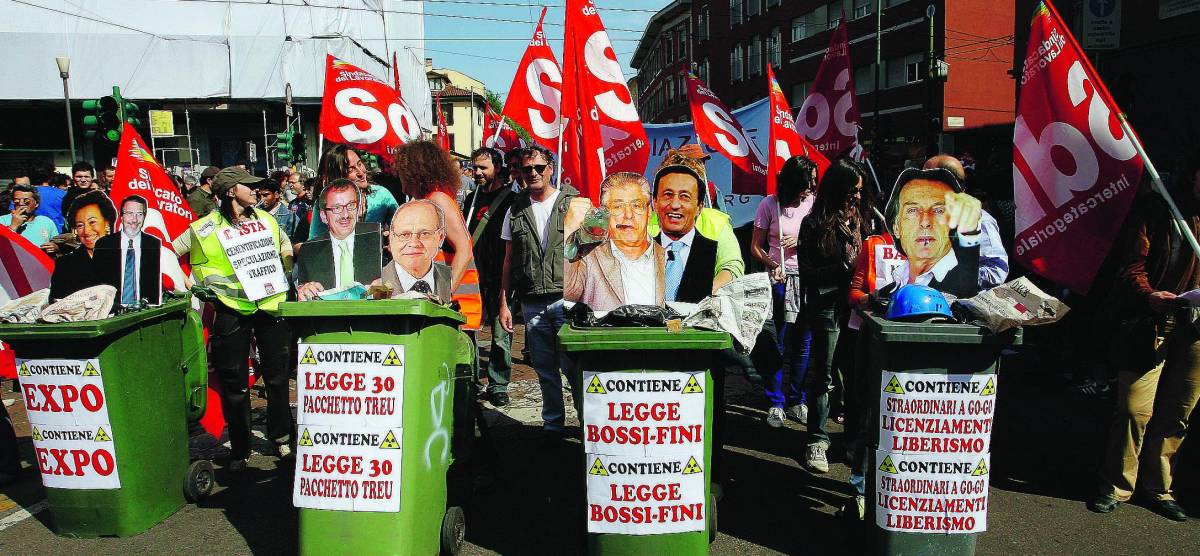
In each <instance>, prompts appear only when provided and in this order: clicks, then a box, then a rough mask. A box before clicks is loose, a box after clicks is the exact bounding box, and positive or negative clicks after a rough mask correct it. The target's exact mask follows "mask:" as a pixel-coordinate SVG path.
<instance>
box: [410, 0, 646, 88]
mask: <svg viewBox="0 0 1200 556" xmlns="http://www.w3.org/2000/svg"><path fill="white" fill-rule="evenodd" d="M564 3H565V0H551V1H550V2H549V3H542V2H534V1H533V0H480V1H471V0H425V2H424V6H425V56H426V57H427V58H433V67H435V68H450V69H455V70H458V71H461V72H463V73H465V74H467V75H470V76H471V77H474V78H476V79H478V80H480V81H482V82H483V83H484V85H486V86H487V88H488V89H489V90H491V91H494V92H496V93H497V94H499V95H500V97H501V98H504V97H505V95H506V94H507V93H508V88H509V86H511V85H512V79H513V74H514V73H515V72H516V70H517V62H519V61H520V60H521V55H522V54H524V53H525V48H526V47H527V46H528V42H529V39H530V38H531V37H532V36H533V30H534V28H535V27H536V26H537V18H538V15H539V14H540V13H541V6H542V5H546V6H548V7H549V8H550V9H549V10H548V11H547V12H546V21H545V23H544V24H543V30H544V31H545V32H546V37H547V38H549V39H550V46H551V48H553V49H554V54H555V56H557V57H558V58H559V62H560V63H561V62H562V36H563V27H562V23H563V15H564V14H563V4H564ZM594 3H595V5H596V8H597V9H598V10H599V11H600V18H601V19H602V20H603V21H604V26H605V28H607V29H608V36H609V39H611V40H612V43H613V50H615V51H616V54H617V59H618V61H620V63H621V69H622V71H624V72H625V78H626V79H628V78H630V77H632V76H633V75H634V73H635V72H634V71H633V70H632V69H631V68H630V67H629V60H630V58H632V57H633V51H634V49H635V48H637V41H638V39H639V38H641V36H642V31H643V30H644V29H645V28H646V22H648V21H649V20H650V17H651V16H653V15H654V13H655V12H657V11H658V10H660V9H662V8H663V7H664V6H666V5H667V4H669V3H670V0H640V1H639V0H595V2H594ZM448 16H449V17H448ZM462 39H469V40H462Z"/></svg>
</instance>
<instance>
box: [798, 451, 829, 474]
mask: <svg viewBox="0 0 1200 556" xmlns="http://www.w3.org/2000/svg"><path fill="white" fill-rule="evenodd" d="M804 465H805V466H807V467H808V469H809V470H811V471H812V472H814V473H828V472H829V458H827V457H825V446H822V445H820V444H813V445H812V446H809V447H808V450H807V451H806V452H805V455H804Z"/></svg>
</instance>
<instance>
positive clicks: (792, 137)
mask: <svg viewBox="0 0 1200 556" xmlns="http://www.w3.org/2000/svg"><path fill="white" fill-rule="evenodd" d="M767 95H768V96H769V97H770V99H771V107H770V120H771V121H770V123H769V125H770V126H771V134H770V135H769V139H768V140H767V144H768V145H769V147H768V149H767V150H768V151H769V155H768V157H767V160H769V163H768V165H767V194H768V195H773V194H775V179H776V178H777V177H779V170H781V169H782V168H783V163H784V162H787V161H788V159H789V158H792V157H793V156H807V157H808V159H809V160H812V161H813V162H815V163H816V164H817V175H818V176H822V175H825V169H826V168H828V167H829V159H828V158H825V155H823V154H821V151H819V150H817V148H816V147H814V146H813V145H812V143H809V142H808V141H805V140H804V138H803V137H801V136H800V133H799V132H798V131H796V124H795V122H793V121H792V112H791V110H789V109H788V101H787V97H786V96H784V95H783V89H782V88H780V87H779V82H778V81H776V80H775V70H773V69H772V68H771V65H770V64H767Z"/></svg>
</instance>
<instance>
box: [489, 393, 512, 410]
mask: <svg viewBox="0 0 1200 556" xmlns="http://www.w3.org/2000/svg"><path fill="white" fill-rule="evenodd" d="M488 401H490V402H492V405H493V406H495V407H504V406H506V405H508V392H492V393H491V394H488Z"/></svg>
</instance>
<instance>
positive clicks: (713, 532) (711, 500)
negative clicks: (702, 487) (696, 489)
mask: <svg viewBox="0 0 1200 556" xmlns="http://www.w3.org/2000/svg"><path fill="white" fill-rule="evenodd" d="M716 540H717V496H716V495H715V494H709V495H708V544H712V543H713V542H715V541H716Z"/></svg>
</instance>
